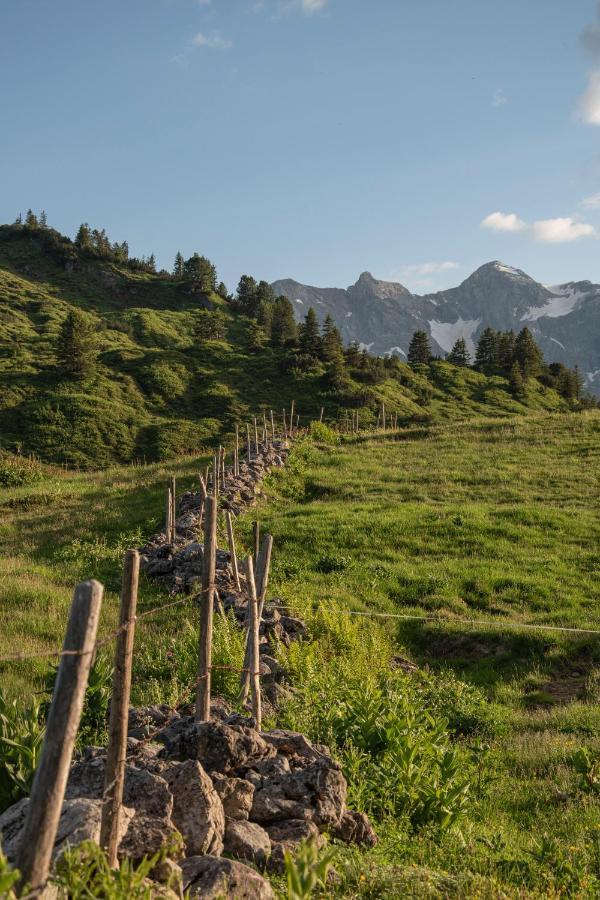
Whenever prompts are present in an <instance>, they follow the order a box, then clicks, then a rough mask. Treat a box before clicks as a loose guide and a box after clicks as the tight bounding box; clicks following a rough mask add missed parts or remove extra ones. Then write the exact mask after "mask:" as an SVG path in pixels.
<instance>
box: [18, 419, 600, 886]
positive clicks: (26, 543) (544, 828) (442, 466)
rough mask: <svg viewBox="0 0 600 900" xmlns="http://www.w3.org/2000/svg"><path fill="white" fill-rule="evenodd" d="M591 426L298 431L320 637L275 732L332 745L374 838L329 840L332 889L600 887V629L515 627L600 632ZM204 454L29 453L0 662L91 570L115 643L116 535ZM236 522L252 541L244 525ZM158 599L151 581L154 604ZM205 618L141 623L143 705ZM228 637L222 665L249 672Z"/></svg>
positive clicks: (291, 564)
mask: <svg viewBox="0 0 600 900" xmlns="http://www.w3.org/2000/svg"><path fill="white" fill-rule="evenodd" d="M599 434H600V414H599V413H598V412H587V413H583V414H568V415H565V414H552V413H551V414H538V415H531V414H529V415H528V416H513V417H503V418H498V417H495V418H490V417H488V418H474V419H472V421H470V422H461V423H456V422H454V423H451V424H448V425H444V424H440V423H435V422H434V423H430V424H421V425H412V426H409V427H407V428H404V429H401V430H400V431H399V432H398V434H396V435H394V436H390V435H389V434H388V435H387V436H385V437H384V436H383V435H371V436H359V437H358V438H342V441H341V443H339V444H317V445H315V444H314V443H312V442H307V443H305V444H302V445H299V446H298V447H297V448H296V450H295V451H294V453H293V456H292V459H291V461H290V465H289V466H288V467H287V468H286V470H284V471H283V472H282V473H281V474H277V475H276V476H273V477H272V478H271V479H270V483H269V484H268V485H267V492H268V495H269V500H268V501H267V503H266V504H264V505H263V506H262V507H261V508H260V511H259V515H260V518H261V521H262V523H263V528H268V529H269V530H270V531H271V532H272V534H273V535H274V538H275V554H274V563H273V565H274V571H273V581H272V592H273V595H274V596H280V597H281V598H282V599H283V601H285V602H287V603H289V604H290V605H291V606H292V608H293V609H294V610H296V611H297V612H298V613H299V614H301V615H302V616H303V617H304V618H305V620H306V621H307V622H308V624H309V628H310V632H311V635H312V637H313V639H314V640H313V641H312V642H311V643H307V644H305V645H302V646H294V647H292V648H290V650H289V651H286V650H284V649H283V648H282V650H281V659H282V661H283V662H284V663H285V665H286V666H287V667H288V669H289V670H290V671H291V673H292V675H293V683H294V685H295V686H296V688H297V691H298V692H297V693H296V695H295V696H294V697H293V698H292V699H291V701H290V702H289V703H288V704H287V706H284V707H283V709H282V710H281V713H280V715H279V722H280V723H281V724H282V725H285V726H289V727H293V728H297V729H302V730H305V731H306V732H308V733H309V734H310V735H311V736H312V737H313V738H315V739H319V740H320V741H322V742H325V743H328V744H330V745H331V746H332V748H333V750H334V752H335V753H336V755H337V756H338V757H339V759H340V761H341V763H342V765H343V766H344V770H345V772H346V775H347V777H348V780H349V785H350V797H351V800H352V802H353V803H354V805H355V806H356V807H357V808H361V809H365V810H368V811H369V812H370V814H371V816H372V817H373V819H374V821H375V823H376V827H377V831H378V833H379V836H380V844H379V846H378V847H377V848H376V849H375V850H373V851H369V852H359V851H349V850H347V849H344V848H338V850H337V851H336V853H337V859H336V867H337V869H338V871H339V872H340V875H341V881H340V883H339V885H338V886H337V888H336V889H335V893H336V895H338V896H343V897H371V898H372V897H382V896H384V897H392V896H415V897H422V896H424V897H428V896H431V897H440V898H441V897H453V898H459V897H464V896H477V897H483V898H487V897H489V898H492V897H493V898H499V897H515V898H516V897H519V898H533V897H559V896H574V897H595V896H597V895H598V891H599V890H600V865H599V859H600V851H599V838H598V835H599V834H600V796H599V793H598V789H597V786H596V785H597V775H596V773H597V771H598V769H599V768H600V714H599V707H598V700H599V697H600V695H599V692H598V679H599V675H600V642H599V640H600V635H596V634H585V633H583V634H577V633H571V632H568V631H565V632H561V631H552V630H550V629H548V630H546V629H544V628H543V627H542V628H541V629H532V630H527V629H519V628H518V627H515V626H518V625H538V626H544V625H549V626H558V627H564V628H579V629H592V630H598V631H600V616H599V614H598V601H599V600H600V593H599V588H598V563H597V547H598V542H599V540H600V525H599V522H598V514H597V510H598V504H599V501H600V496H599V494H600V490H599V487H598V480H597V472H598V463H599V462H600V460H599V450H598V436H599ZM201 463H202V460H200V459H195V458H189V459H183V460H180V461H178V462H177V463H176V464H175V465H169V466H168V467H166V466H164V465H160V464H154V465H149V466H145V467H144V466H142V467H130V468H124V467H120V468H112V469H110V470H107V471H105V472H102V473H81V474H75V473H65V472H62V471H60V470H54V469H51V468H46V467H41V468H39V467H36V466H33V467H32V466H31V464H29V463H23V464H22V465H25V466H27V467H29V468H31V469H32V471H30V472H29V475H28V483H27V484H22V485H21V486H12V487H5V488H3V489H1V490H0V505H1V507H2V525H1V526H0V528H1V531H0V536H1V537H2V540H1V542H0V545H1V547H2V550H1V551H0V613H1V619H0V635H2V638H1V640H0V653H1V652H2V651H4V652H6V651H11V650H14V649H15V648H22V649H24V650H43V649H48V648H49V647H53V646H55V645H56V643H57V642H59V641H60V637H61V635H62V631H63V628H64V618H65V611H66V609H67V604H68V600H69V595H70V590H71V587H72V584H73V582H74V581H76V580H77V579H80V578H83V577H90V576H96V577H99V578H100V579H101V580H103V581H104V582H105V583H106V584H107V587H108V594H107V601H106V603H105V608H104V613H103V623H102V631H103V633H106V631H108V630H109V629H110V628H111V627H112V626H113V624H114V621H115V613H116V605H117V589H118V565H119V560H120V557H121V554H122V551H123V549H124V548H125V547H126V546H127V545H130V544H131V543H137V542H138V541H139V540H140V539H141V536H142V535H143V534H148V533H149V532H150V531H152V530H153V528H154V526H155V524H156V523H157V522H158V521H159V520H160V517H161V514H162V504H163V486H164V482H165V478H166V476H167V474H168V473H169V472H170V471H172V470H173V471H176V472H177V474H178V476H179V479H180V485H181V487H182V488H184V487H186V486H187V485H189V484H191V483H192V480H193V479H194V473H195V472H196V471H197V469H198V467H199V465H201ZM7 466H8V463H7V464H6V465H5V468H6V467H7ZM5 480H8V479H5ZM25 480H27V479H25ZM253 515H254V514H253ZM236 527H237V530H238V540H239V544H240V545H241V546H242V547H243V546H244V544H245V545H246V546H249V545H250V533H251V516H250V515H248V516H246V517H243V518H242V519H241V520H240V521H239V522H238V524H237V526H236ZM164 599H165V598H164V597H162V598H161V597H160V595H159V593H158V591H157V590H156V588H154V587H152V586H150V585H148V584H147V583H144V584H143V586H142V598H141V602H142V608H148V607H150V606H152V605H155V604H157V603H160V602H164ZM349 612H356V613H373V612H375V613H386V614H392V615H400V616H404V615H406V616H418V617H423V616H424V617H431V620H429V621H418V620H413V619H402V618H399V619H393V618H391V619H384V618H377V617H371V616H363V615H356V616H352V615H349V614H348V613H349ZM195 619H196V617H195V612H194V608H193V607H192V606H190V607H187V606H183V607H181V608H178V609H175V610H172V611H169V612H168V613H166V614H165V615H164V618H163V619H160V618H159V619H158V620H157V621H156V622H155V621H154V620H151V621H150V622H149V623H147V624H146V625H144V626H143V627H140V630H139V633H138V637H137V651H136V656H135V664H136V673H135V684H134V694H135V699H136V701H138V702H139V701H142V700H144V701H159V700H171V701H173V700H174V699H176V698H177V697H179V696H180V695H181V691H182V689H184V688H185V686H186V683H187V684H189V683H192V682H193V677H194V672H195V629H196V621H195ZM216 629H217V630H216V637H215V647H216V657H217V661H219V662H225V661H229V662H232V663H234V664H239V642H238V640H237V637H236V632H233V631H226V630H225V629H224V626H223V624H222V623H221V622H220V621H217V623H216ZM402 660H412V661H413V662H414V663H415V664H416V665H417V666H418V667H419V670H418V671H417V672H409V673H405V672H404V670H403V669H402V668H399V667H398V666H399V665H401V666H402V665H404V666H405V667H406V664H405V663H403V662H402ZM45 671H47V663H46V662H45V661H41V660H35V661H33V662H27V663H19V664H14V663H11V664H9V665H6V664H5V665H4V666H3V667H2V671H1V677H2V682H3V687H4V689H5V690H8V691H9V693H11V694H13V695H14V694H17V695H19V696H20V697H21V698H23V697H24V696H29V695H30V691H31V685H32V684H33V685H36V689H37V686H38V685H40V684H41V680H42V678H43V676H44V673H45ZM217 690H221V691H223V692H224V693H226V694H227V693H228V694H229V696H234V694H235V681H234V680H233V681H232V683H229V682H228V681H227V680H226V679H224V678H221V680H220V681H219V682H218V684H217ZM444 810H445V811H446V812H444Z"/></svg>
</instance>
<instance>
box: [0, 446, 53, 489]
mask: <svg viewBox="0 0 600 900" xmlns="http://www.w3.org/2000/svg"><path fill="white" fill-rule="evenodd" d="M43 477H44V472H43V469H42V467H41V466H40V465H39V463H37V462H35V461H34V460H32V459H28V458H27V457H23V456H13V455H12V454H10V453H1V454H0V486H2V487H21V485H24V484H34V483H35V482H36V481H41V480H42V479H43Z"/></svg>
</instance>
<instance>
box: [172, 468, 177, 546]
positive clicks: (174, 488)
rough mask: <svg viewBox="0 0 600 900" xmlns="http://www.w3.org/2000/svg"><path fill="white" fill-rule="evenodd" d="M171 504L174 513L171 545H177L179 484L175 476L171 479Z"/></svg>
mask: <svg viewBox="0 0 600 900" xmlns="http://www.w3.org/2000/svg"><path fill="white" fill-rule="evenodd" d="M171 504H172V506H173V512H172V513H171V543H172V544H174V543H175V535H176V528H175V520H176V518H177V482H176V481H175V476H174V475H173V476H172V477H171Z"/></svg>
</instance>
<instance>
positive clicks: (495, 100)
mask: <svg viewBox="0 0 600 900" xmlns="http://www.w3.org/2000/svg"><path fill="white" fill-rule="evenodd" d="M507 103H508V97H507V96H506V94H505V93H504V91H503V90H502V88H496V90H495V91H494V95H493V97H492V106H494V107H497V106H506V104H507Z"/></svg>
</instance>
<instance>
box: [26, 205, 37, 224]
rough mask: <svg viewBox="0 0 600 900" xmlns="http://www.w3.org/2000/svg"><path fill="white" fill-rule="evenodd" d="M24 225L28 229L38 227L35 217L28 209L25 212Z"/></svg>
mask: <svg viewBox="0 0 600 900" xmlns="http://www.w3.org/2000/svg"><path fill="white" fill-rule="evenodd" d="M25 224H26V225H27V227H28V228H37V227H38V220H37V216H36V214H35V213H34V212H32V210H30V209H28V210H27V215H26V216H25Z"/></svg>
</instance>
